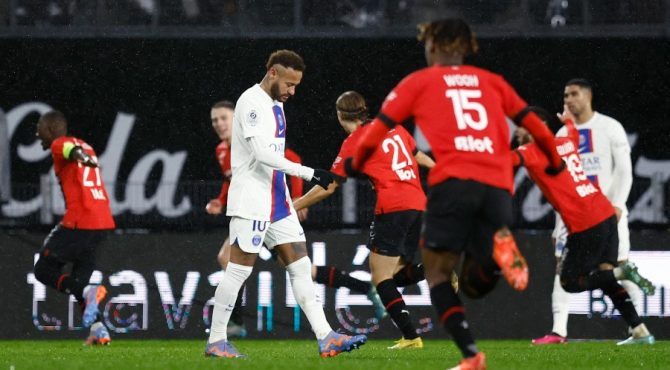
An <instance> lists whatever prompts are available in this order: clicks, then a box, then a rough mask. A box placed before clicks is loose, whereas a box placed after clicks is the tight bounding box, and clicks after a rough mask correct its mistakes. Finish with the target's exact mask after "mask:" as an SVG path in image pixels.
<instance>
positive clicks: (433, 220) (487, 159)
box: [345, 19, 564, 369]
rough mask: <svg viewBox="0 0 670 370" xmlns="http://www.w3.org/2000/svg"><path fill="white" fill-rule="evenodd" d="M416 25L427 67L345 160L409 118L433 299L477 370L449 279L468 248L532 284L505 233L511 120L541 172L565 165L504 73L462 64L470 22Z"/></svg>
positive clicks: (366, 152) (362, 158) (517, 282)
mask: <svg viewBox="0 0 670 370" xmlns="http://www.w3.org/2000/svg"><path fill="white" fill-rule="evenodd" d="M419 28H420V34H419V37H418V38H419V40H420V41H422V42H423V43H424V46H425V56H426V62H427V64H428V67H427V68H423V69H420V70H418V71H416V72H414V73H411V74H410V75H408V76H407V77H405V79H403V80H402V81H401V82H400V83H399V84H398V85H397V86H396V87H395V88H394V89H393V91H391V93H390V94H389V95H388V96H387V97H386V101H385V102H384V104H383V106H382V109H381V112H380V113H379V115H378V116H377V118H375V120H374V121H373V122H372V123H371V124H370V127H369V129H368V130H367V131H366V132H365V134H364V135H363V137H362V138H361V140H360V145H359V147H358V149H357V152H356V155H355V156H354V157H353V159H351V158H350V159H347V160H346V162H345V165H346V166H347V168H348V172H350V173H354V172H356V171H358V170H359V169H361V168H363V165H364V164H365V162H366V160H367V159H368V157H369V156H370V155H371V154H372V153H373V151H374V150H375V149H376V148H377V146H378V144H379V142H381V141H382V140H384V137H385V135H386V131H388V130H389V129H391V128H393V127H396V125H397V124H399V123H401V122H403V121H404V120H405V119H407V118H409V117H411V116H413V117H414V121H415V123H416V124H417V125H418V126H419V128H420V129H421V131H422V132H423V134H424V135H425V137H426V139H427V141H428V143H429V144H430V146H431V148H432V153H433V155H434V156H435V162H436V165H435V168H433V169H432V170H431V171H430V174H429V176H428V184H429V186H430V187H431V191H430V195H429V197H428V204H427V207H426V214H425V218H424V231H423V235H422V240H423V244H422V246H423V248H422V249H421V250H422V256H423V262H424V268H425V273H426V279H427V280H428V284H429V286H430V287H431V298H432V301H433V305H434V306H435V308H436V310H437V314H438V317H439V318H440V320H441V322H442V323H443V324H444V326H445V327H446V329H447V330H448V331H449V332H450V334H451V336H452V337H453V339H454V341H455V342H456V344H457V345H458V347H459V349H460V350H461V352H462V354H463V357H464V359H463V360H462V361H461V363H460V364H459V367H460V368H463V369H465V368H468V369H470V368H472V369H483V368H485V367H486V363H485V362H486V360H485V356H484V354H483V353H480V352H479V350H478V349H477V347H476V345H475V342H474V340H473V338H472V335H471V333H470V330H469V329H468V324H467V323H466V321H465V310H464V308H463V304H462V302H461V300H460V298H459V297H458V295H457V294H456V292H455V291H454V289H453V287H452V286H451V284H450V277H451V273H452V271H453V270H454V267H455V266H456V265H457V264H458V262H459V260H460V258H461V254H462V252H463V251H465V249H466V246H468V245H471V246H472V250H473V252H474V253H475V254H478V255H480V256H481V257H482V258H486V256H490V255H491V254H492V255H493V257H494V259H495V261H496V262H497V264H498V265H499V266H500V268H501V270H502V272H503V275H504V277H505V278H506V280H507V281H508V283H510V285H511V286H512V287H513V288H515V289H517V290H523V289H525V288H526V286H527V284H528V267H527V264H526V262H525V259H523V256H522V255H521V253H520V252H519V250H518V248H517V247H516V244H515V242H514V239H513V237H512V235H511V233H509V231H508V230H507V229H506V226H508V225H510V224H511V223H512V218H513V217H512V200H511V193H512V191H513V174H512V166H511V162H512V152H511V149H510V146H509V129H508V126H507V122H506V119H507V117H510V118H513V119H514V120H515V121H516V122H517V124H519V125H521V126H524V127H526V128H528V130H529V131H530V132H531V133H532V134H533V136H534V137H535V139H536V141H537V142H538V145H539V146H540V148H541V149H542V151H543V152H545V153H547V155H548V157H549V166H548V168H547V169H546V170H547V171H549V172H551V173H557V172H560V171H561V170H562V169H563V168H564V163H563V162H562V161H561V158H560V157H559V156H558V154H557V153H556V149H555V148H554V146H553V135H552V134H551V132H550V131H549V130H548V129H547V128H546V127H545V126H544V125H543V123H542V121H541V120H540V119H539V117H538V116H537V115H536V114H535V113H533V112H531V111H530V110H529V109H527V106H528V105H527V103H526V102H525V101H524V100H523V99H522V98H520V97H519V96H518V95H517V93H516V92H515V90H514V89H513V88H512V87H511V86H510V85H509V84H508V83H507V82H506V81H505V80H504V79H503V77H501V76H499V75H497V74H494V73H492V72H489V71H487V70H484V69H481V68H477V67H474V66H470V65H464V64H463V60H464V58H465V56H467V55H470V54H473V53H475V52H476V51H477V48H478V46H477V42H476V39H475V37H474V35H473V33H472V32H471V31H470V27H469V26H468V25H467V23H465V22H464V21H463V20H460V19H446V20H439V21H434V22H431V23H425V24H422V25H420V26H419ZM492 244H493V252H491V245H492Z"/></svg>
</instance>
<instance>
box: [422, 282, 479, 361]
mask: <svg viewBox="0 0 670 370" xmlns="http://www.w3.org/2000/svg"><path fill="white" fill-rule="evenodd" d="M430 298H431V300H432V301H433V306H434V307H435V310H436V311H437V317H438V318H439V319H440V322H441V323H442V324H443V325H444V328H445V329H447V331H448V332H449V334H451V337H452V338H453V339H454V341H455V342H456V345H457V346H458V348H459V349H460V350H461V353H463V357H472V356H474V355H476V354H477V352H479V350H478V349H477V345H476V344H475V340H474V339H473V338H472V334H471V333H470V329H469V328H468V324H467V322H466V321H465V309H464V308H463V303H462V302H461V300H460V298H458V295H457V294H456V292H454V288H453V287H452V286H451V282H449V281H446V282H444V283H442V284H440V285H437V286H435V287H433V289H431V290H430Z"/></svg>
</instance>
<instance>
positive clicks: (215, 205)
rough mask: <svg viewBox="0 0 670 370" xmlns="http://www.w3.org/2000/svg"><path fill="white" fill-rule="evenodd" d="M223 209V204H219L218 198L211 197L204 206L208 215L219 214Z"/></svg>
mask: <svg viewBox="0 0 670 370" xmlns="http://www.w3.org/2000/svg"><path fill="white" fill-rule="evenodd" d="M222 210H223V205H222V204H221V201H220V200H218V199H212V200H210V201H209V203H207V205H206V206H205V211H207V213H209V214H210V215H219V214H221V211H222Z"/></svg>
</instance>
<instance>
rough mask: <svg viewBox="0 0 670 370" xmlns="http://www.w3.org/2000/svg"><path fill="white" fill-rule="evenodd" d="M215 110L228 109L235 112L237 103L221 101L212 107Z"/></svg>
mask: <svg viewBox="0 0 670 370" xmlns="http://www.w3.org/2000/svg"><path fill="white" fill-rule="evenodd" d="M215 108H228V109H230V110H235V103H233V102H232V101H230V100H221V101H218V102H216V103H214V105H212V109H215Z"/></svg>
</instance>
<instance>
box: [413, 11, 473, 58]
mask: <svg viewBox="0 0 670 370" xmlns="http://www.w3.org/2000/svg"><path fill="white" fill-rule="evenodd" d="M417 28H418V29H419V35H418V36H417V39H418V40H419V41H420V42H426V40H428V39H432V40H433V44H434V45H435V46H436V47H437V48H438V50H440V51H442V52H444V53H446V54H460V55H463V56H467V55H472V54H475V53H477V50H479V45H478V44H477V38H476V37H475V34H474V32H472V31H471V30H470V26H468V24H467V23H466V22H465V21H464V20H462V19H456V18H449V19H442V20H439V21H433V22H426V23H421V24H419V25H418V26H417Z"/></svg>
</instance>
